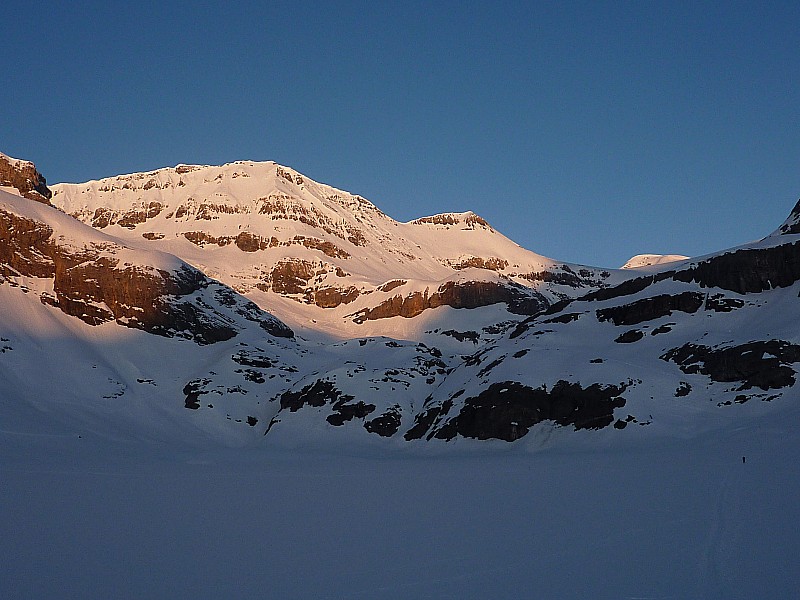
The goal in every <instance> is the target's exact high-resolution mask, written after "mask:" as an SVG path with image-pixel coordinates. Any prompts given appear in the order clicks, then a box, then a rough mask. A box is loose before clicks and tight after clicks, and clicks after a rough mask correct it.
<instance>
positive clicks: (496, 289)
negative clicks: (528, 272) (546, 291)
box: [354, 281, 548, 323]
mask: <svg viewBox="0 0 800 600" xmlns="http://www.w3.org/2000/svg"><path fill="white" fill-rule="evenodd" d="M500 302H502V303H505V304H507V305H508V310H509V311H510V312H512V313H515V314H532V313H535V312H538V311H540V310H541V309H542V308H543V307H545V306H547V304H548V302H547V300H546V299H545V298H544V296H542V295H541V294H539V293H538V292H535V291H533V290H529V289H527V288H522V286H517V285H515V284H511V283H507V284H501V283H496V282H491V281H466V282H456V281H448V282H447V283H444V284H442V285H441V286H439V289H438V290H436V291H435V292H433V293H432V294H430V295H429V294H428V291H427V290H426V291H425V292H414V293H413V294H410V295H408V296H405V297H403V296H394V297H393V298H390V299H388V300H386V301H384V302H382V303H381V304H379V305H378V306H376V307H374V308H368V309H364V310H362V311H360V312H358V313H356V314H355V315H354V317H355V318H354V321H355V322H356V323H363V322H364V321H370V320H375V319H386V318H389V317H398V316H400V317H406V318H412V317H415V316H417V315H418V314H420V313H422V312H423V311H425V310H427V309H429V308H437V307H439V306H451V307H452V308H478V307H481V306H489V305H492V304H497V303H500Z"/></svg>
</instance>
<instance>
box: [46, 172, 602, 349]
mask: <svg viewBox="0 0 800 600" xmlns="http://www.w3.org/2000/svg"><path fill="white" fill-rule="evenodd" d="M53 189H54V192H55V194H54V200H53V202H54V204H55V205H56V206H58V207H59V208H61V209H62V210H64V211H65V212H66V213H68V214H70V215H72V216H74V217H76V218H77V219H79V220H81V221H83V222H84V223H87V224H90V225H92V226H94V227H95V228H98V229H103V230H104V231H108V232H110V233H112V234H113V235H115V236H118V237H120V238H123V239H128V238H134V239H136V240H139V241H141V239H142V238H145V239H146V240H148V241H149V242H150V243H151V244H152V245H153V246H154V247H157V248H159V249H161V250H164V251H166V252H169V253H172V254H175V255H177V256H180V257H181V258H183V259H184V260H186V261H187V262H189V263H190V264H192V265H194V266H196V267H198V268H200V269H201V270H202V271H203V272H204V273H206V274H208V275H210V276H212V277H215V278H217V279H219V280H220V281H223V282H224V283H226V284H228V285H231V286H232V287H234V288H235V289H236V290H238V291H240V292H242V293H245V294H248V295H250V297H251V298H252V299H253V300H254V301H255V302H257V303H258V304H259V305H261V306H262V307H263V308H265V309H268V310H269V309H271V307H272V306H273V304H274V303H275V301H276V298H275V295H277V296H280V297H281V298H290V299H292V300H294V301H296V303H298V304H301V305H311V306H313V307H314V309H312V310H311V313H309V311H308V310H306V309H304V308H301V307H300V306H297V305H292V304H291V303H290V304H289V305H288V306H289V307H290V310H289V311H288V312H287V313H285V314H281V318H283V319H285V320H287V322H289V324H290V325H292V326H297V327H300V328H302V323H307V322H308V321H309V319H311V320H313V321H314V322H315V323H316V322H324V323H326V327H327V329H328V330H330V328H331V327H334V329H336V328H337V327H338V328H339V330H340V334H341V335H343V336H344V337H349V336H353V335H359V333H357V331H358V330H359V328H354V325H353V324H354V322H355V323H356V324H363V323H364V318H363V316H364V315H368V316H369V315H381V318H391V317H392V316H400V315H401V314H408V312H409V311H410V312H412V313H414V314H417V311H418V310H419V308H420V307H422V309H423V310H425V309H427V308H431V307H433V306H438V305H439V304H437V303H440V302H444V303H445V304H446V305H448V306H458V307H461V306H470V307H472V306H476V304H475V300H474V298H473V299H471V300H469V301H466V303H464V302H463V301H462V300H459V299H458V298H457V297H456V296H458V295H459V294H462V295H463V294H474V293H476V290H478V288H480V293H479V294H478V297H479V298H480V299H481V300H480V301H481V302H485V303H489V304H492V303H495V302H506V301H510V302H513V303H514V305H515V306H531V304H530V303H529V302H527V301H525V302H523V300H522V298H521V296H520V294H528V295H529V296H531V297H532V298H533V297H535V298H536V299H537V300H536V302H534V304H535V305H536V306H540V305H541V304H542V303H545V304H546V303H549V302H554V301H557V300H560V299H562V298H563V297H566V296H574V295H575V294H577V293H578V290H580V289H581V288H586V287H589V288H595V287H598V286H602V285H606V284H607V283H611V280H608V281H606V280H607V278H609V277H611V279H612V280H613V279H614V278H616V277H618V276H617V275H614V276H612V275H611V274H610V273H608V272H604V271H601V270H598V269H589V268H584V267H580V266H577V265H565V264H561V263H558V262H556V261H553V260H550V259H548V258H545V257H543V256H540V255H538V254H535V253H533V252H530V251H528V250H525V249H523V248H521V247H520V246H518V245H517V244H515V243H514V242H512V241H511V240H509V239H508V238H506V237H505V236H503V235H502V234H500V233H499V232H497V231H495V230H494V229H493V228H492V227H491V226H490V225H489V224H488V223H487V222H486V221H485V220H484V219H483V218H481V217H479V216H478V215H476V214H475V213H473V212H471V211H467V212H450V213H443V214H438V215H432V216H428V217H422V218H419V219H416V220H413V221H410V222H408V223H400V222H398V221H396V220H394V219H392V218H391V217H389V216H387V215H386V214H385V213H383V212H382V211H381V210H380V209H379V208H377V207H376V206H375V205H374V204H373V203H372V202H370V201H369V200H367V199H365V198H363V197H362V196H359V195H357V194H352V193H350V192H347V191H344V190H340V189H337V188H334V187H332V186H329V185H326V184H322V183H319V182H317V181H314V180H313V179H310V178H309V177H307V176H306V175H303V174H302V173H300V172H298V171H296V170H295V169H292V168H290V167H285V166H283V165H280V164H277V163H275V162H254V161H236V162H232V163H228V164H224V165H220V166H211V165H186V164H182V165H177V166H175V167H169V168H164V169H158V170H156V171H150V172H144V173H134V174H130V175H120V176H117V177H110V178H105V179H101V180H98V181H90V182H87V183H83V184H57V185H54V186H53ZM468 269H479V270H481V271H482V273H483V274H484V275H485V276H482V277H474V278H473V279H474V280H475V282H479V281H484V280H485V279H486V278H487V277H488V278H489V279H492V280H493V281H494V282H495V284H493V285H492V286H489V287H487V286H485V285H484V284H481V285H480V286H478V287H476V286H474V285H471V286H466V287H464V286H462V283H461V282H462V281H463V279H464V277H463V276H462V275H460V273H461V272H462V271H464V270H468ZM398 281H402V282H404V283H403V284H402V286H401V285H399V284H398V285H397V286H396V287H397V290H396V291H395V292H393V293H392V294H390V295H388V296H387V295H386V294H388V293H389V291H390V290H391V289H393V288H392V287H391V286H392V285H394V284H393V283H392V282H398ZM448 281H449V282H452V283H453V284H454V285H455V287H452V286H446V289H447V291H443V289H444V288H443V287H442V286H445V282H448ZM387 285H389V288H387V287H386V286H387ZM509 286H510V287H509ZM489 288H491V289H492V291H491V292H489V291H488V290H489ZM500 288H508V289H509V290H512V291H509V292H508V293H506V292H499V291H498V290H499V289H500ZM427 289H429V291H430V293H429V295H427V296H426V295H425V290H427ZM468 289H469V290H471V291H469V292H468V291H467V290H468ZM398 294H400V296H398ZM442 294H443V295H442ZM414 298H416V299H414ZM431 298H433V300H431ZM412 299H413V300H412ZM408 302H411V306H413V307H414V308H413V310H412V309H410V308H408V306H409V305H408ZM387 303H388V305H387ZM280 304H281V306H286V305H285V304H284V303H280ZM387 306H390V307H389V308H387ZM403 306H406V308H401V307H403ZM354 315H360V316H358V317H354ZM354 318H355V321H354ZM367 319H369V317H367ZM336 323H338V325H336ZM334 325H335V326H334ZM392 331H396V329H392ZM373 333H380V331H373Z"/></svg>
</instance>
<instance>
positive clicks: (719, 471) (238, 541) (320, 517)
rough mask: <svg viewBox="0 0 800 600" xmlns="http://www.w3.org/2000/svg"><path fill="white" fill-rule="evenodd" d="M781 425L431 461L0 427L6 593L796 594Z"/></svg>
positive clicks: (793, 511) (421, 454)
mask: <svg viewBox="0 0 800 600" xmlns="http://www.w3.org/2000/svg"><path fill="white" fill-rule="evenodd" d="M4 408H5V407H4ZM787 416H788V417H790V418H779V419H776V418H765V419H756V420H753V421H751V422H750V423H748V425H747V426H744V427H740V428H734V429H728V430H722V431H716V432H713V433H711V434H708V435H705V436H702V437H698V438H691V439H679V438H675V439H671V440H660V441H659V443H655V444H653V443H652V442H646V443H636V444H629V445H617V444H614V443H610V444H608V445H605V444H594V443H592V442H588V441H586V440H584V443H580V442H579V443H578V444H577V446H576V445H575V444H574V443H570V444H568V443H565V440H564V439H563V438H562V440H561V442H560V443H556V444H552V443H551V444H550V445H548V444H547V443H545V445H544V446H543V447H540V448H536V447H535V444H531V445H529V446H528V447H524V445H515V446H511V445H507V444H502V445H500V444H494V445H490V446H488V447H487V445H486V444H485V443H459V444H457V448H455V449H454V448H450V449H448V451H447V452H444V453H442V452H437V451H436V450H432V451H419V450H414V451H407V452H405V453H397V452H394V451H392V452H385V451H383V452H382V451H381V450H380V449H378V448H374V449H372V450H370V451H364V450H363V449H361V450H353V449H352V448H350V449H348V448H347V447H344V446H342V447H338V448H337V447H334V448H324V449H319V450H308V449H307V450H304V451H297V450H286V449H281V448H274V447H261V448H249V449H238V450H231V449H223V448H218V447H212V446H209V447H186V446H181V445H157V446H153V445H148V444H141V443H134V442H126V443H108V442H105V441H103V440H100V439H97V438H95V437H92V436H90V437H81V438H79V437H78V436H77V435H75V434H70V433H68V432H66V431H63V430H58V429H57V428H46V427H41V425H42V424H43V423H42V420H43V419H40V420H39V421H38V422H37V427H35V428H34V427H29V429H31V430H33V429H35V430H36V431H35V432H34V431H15V430H9V429H8V428H7V427H4V429H3V430H2V431H0V451H2V456H3V459H2V462H0V477H1V478H2V491H1V492H0V506H2V511H3V514H4V515H6V518H4V519H3V520H2V524H1V525H0V539H2V542H0V565H2V567H0V574H2V576H0V596H2V597H4V598H47V597H51V598H53V597H58V598H84V599H85V598H98V599H99V598H142V597H148V598H187V599H188V598H193V599H196V598H220V597H238V598H249V597H267V598H370V599H371V598H385V599H388V598H392V599H404V598H423V597H424V598H489V597H493V598H511V597H531V598H565V599H569V598H575V599H578V598H581V599H582V598H602V599H605V598H608V599H618V598H631V599H633V598H687V599H688V598H692V599H698V598H699V599H703V598H705V599H712V598H713V599H716V598H719V599H734V598H742V599H750V598H788V597H791V595H792V594H793V593H794V592H792V590H796V589H798V587H799V586H800V570H799V569H798V565H797V561H796V556H797V554H798V552H799V551H800V538H799V537H798V534H797V528H796V527H795V524H796V523H797V521H798V518H800V505H798V503H797V502H796V499H797V498H798V497H799V496H800V476H799V475H800V473H798V466H797V461H796V456H797V454H798V451H800V447H799V446H800V445H799V444H798V436H797V435H796V422H797V417H798V411H797V409H796V407H793V409H792V410H791V411H790V412H789V413H788V415H787ZM743 456H744V457H746V463H743V462H742V457H743Z"/></svg>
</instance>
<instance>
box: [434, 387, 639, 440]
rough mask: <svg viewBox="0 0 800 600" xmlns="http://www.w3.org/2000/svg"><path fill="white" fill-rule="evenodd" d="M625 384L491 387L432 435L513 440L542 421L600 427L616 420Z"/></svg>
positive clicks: (448, 438) (465, 403)
mask: <svg viewBox="0 0 800 600" xmlns="http://www.w3.org/2000/svg"><path fill="white" fill-rule="evenodd" d="M624 390H625V386H615V385H608V386H603V385H600V384H593V385H591V386H589V387H587V388H584V387H582V386H581V385H580V384H579V383H570V382H568V381H563V380H562V381H559V382H557V383H556V384H555V385H553V387H552V388H551V389H550V390H548V389H547V388H546V387H545V386H542V387H540V388H531V387H528V386H526V385H523V384H521V383H519V382H516V381H505V382H501V383H493V384H492V385H491V386H489V388H487V389H485V390H484V391H483V392H481V393H480V394H479V395H477V396H475V397H472V398H467V400H466V401H465V402H464V406H463V407H462V409H461V411H460V412H459V414H458V415H456V416H455V417H453V418H452V419H450V420H449V421H447V422H446V423H445V424H444V426H442V427H441V428H440V429H439V430H438V431H437V432H436V434H435V437H436V438H438V439H444V440H451V439H453V438H454V437H456V435H461V436H463V437H469V438H477V439H479V440H488V439H500V440H505V441H507V442H513V441H514V440H516V439H519V438H521V437H523V436H524V435H525V434H527V433H528V431H529V430H530V428H531V427H532V426H533V425H535V424H537V423H541V422H542V421H554V422H555V423H557V424H559V425H562V426H567V425H572V426H574V427H575V429H576V430H577V429H600V428H603V427H607V426H608V425H611V423H612V422H613V421H614V409H615V408H620V407H622V406H625V399H624V398H623V397H622V396H620V394H622V392H623V391H624Z"/></svg>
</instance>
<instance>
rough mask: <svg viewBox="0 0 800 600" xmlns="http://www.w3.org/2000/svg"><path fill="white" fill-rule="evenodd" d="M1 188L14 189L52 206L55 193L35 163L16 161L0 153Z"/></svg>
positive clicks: (30, 198) (26, 196) (27, 196)
mask: <svg viewBox="0 0 800 600" xmlns="http://www.w3.org/2000/svg"><path fill="white" fill-rule="evenodd" d="M0 186H8V187H13V188H15V189H17V190H19V193H20V194H22V195H23V196H24V197H25V198H28V199H29V200H36V201H37V202H42V203H44V204H50V198H52V197H53V192H51V191H50V188H48V187H47V180H46V179H45V178H44V176H43V175H42V174H41V173H39V171H37V170H36V167H35V166H34V164H33V163H31V162H28V161H24V160H15V159H12V158H10V157H8V156H6V155H4V154H2V153H0Z"/></svg>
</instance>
